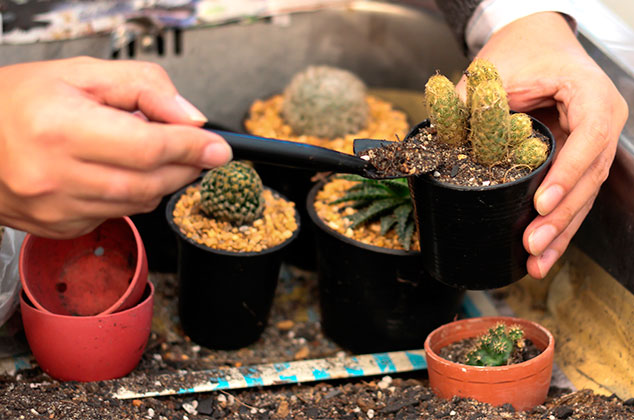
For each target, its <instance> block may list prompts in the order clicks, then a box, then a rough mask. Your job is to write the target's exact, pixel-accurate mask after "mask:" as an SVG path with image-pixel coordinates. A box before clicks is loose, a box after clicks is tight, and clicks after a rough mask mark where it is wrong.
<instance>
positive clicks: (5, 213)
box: [0, 57, 231, 238]
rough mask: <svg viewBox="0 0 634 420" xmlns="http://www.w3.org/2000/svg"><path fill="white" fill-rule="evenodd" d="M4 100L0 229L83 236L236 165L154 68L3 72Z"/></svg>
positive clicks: (65, 64) (67, 65)
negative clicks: (214, 170) (209, 172)
mask: <svg viewBox="0 0 634 420" xmlns="http://www.w3.org/2000/svg"><path fill="white" fill-rule="evenodd" d="M0 91H1V92H2V96H1V97H0V224H2V225H6V226H11V227H13V228H16V229H20V230H24V231H27V232H31V233H34V234H36V235H40V236H46V237H52V238H69V237H75V236H79V235H81V234H84V233H87V232H90V231H91V230H93V229H94V228H95V227H96V226H98V225H99V224H101V223H102V222H103V221H104V220H105V219H107V218H111V217H120V216H124V215H129V214H135V213H140V212H147V211H150V210H152V209H154V208H155V207H156V206H157V205H158V204H159V202H160V200H161V198H162V197H163V196H164V195H166V194H169V193H171V192H173V191H175V190H177V189H178V188H180V187H181V186H182V185H185V184H187V183H188V182H191V181H192V180H194V179H195V178H196V177H197V176H198V175H199V174H200V171H201V170H202V169H203V168H211V167H215V166H219V165H222V164H224V163H226V162H227V161H228V160H230V159H231V149H230V147H229V146H228V145H227V143H226V142H225V141H224V140H223V139H222V138H221V137H220V136H218V135H215V134H213V133H210V132H207V131H205V130H201V129H198V128H196V126H197V125H201V124H202V123H203V122H204V120H205V118H204V116H203V115H202V114H201V113H200V111H198V110H197V109H196V108H194V107H193V105H191V104H190V103H189V102H187V101H186V100H185V99H183V98H182V97H180V96H179V95H178V92H177V91H176V88H175V87H174V85H173V84H172V82H171V81H170V79H169V77H168V75H167V74H166V73H165V71H164V70H163V69H161V68H160V67H159V66H158V65H155V64H151V63H143V62H134V61H104V60H97V59H92V58H86V57H81V58H72V59H66V60H58V61H47V62H36V63H26V64H17V65H12V66H6V67H2V68H0ZM135 111H138V112H137V114H138V113H139V112H140V113H141V114H142V116H144V117H145V118H139V117H138V115H135V114H134V113H133V112H135ZM148 120H149V121H148ZM166 123H167V124H166Z"/></svg>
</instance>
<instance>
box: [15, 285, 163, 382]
mask: <svg viewBox="0 0 634 420" xmlns="http://www.w3.org/2000/svg"><path fill="white" fill-rule="evenodd" d="M153 307H154V286H153V285H152V283H150V282H147V283H145V291H144V293H143V295H142V297H141V301H140V302H138V303H137V304H136V305H135V306H133V307H132V308H129V309H126V310H124V311H121V312H117V313H113V314H101V315H96V316H68V315H58V314H53V313H50V312H44V311H41V310H39V309H37V308H36V307H35V306H33V304H32V302H31V301H30V300H29V298H28V297H27V296H26V294H25V293H21V294H20V311H21V314H22V322H23V324H24V332H25V334H26V338H27V341H28V343H29V347H30V348H31V351H32V353H33V356H34V357H35V360H36V361H37V363H38V364H39V365H40V367H41V368H42V370H43V371H44V372H46V373H48V374H49V375H50V376H51V377H53V378H55V379H58V380H60V381H81V382H88V381H102V380H107V379H114V378H120V377H122V376H125V375H127V374H128V373H130V372H131V371H132V370H133V369H134V368H135V367H136V366H137V364H138V363H139V361H140V360H141V356H142V355H143V352H144V350H145V346H146V344H147V340H148V338H149V337H150V330H151V327H152V314H153Z"/></svg>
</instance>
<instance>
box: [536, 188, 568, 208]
mask: <svg viewBox="0 0 634 420" xmlns="http://www.w3.org/2000/svg"><path fill="white" fill-rule="evenodd" d="M563 197H564V189H563V188H561V186H559V185H552V186H550V187H548V189H546V191H544V192H542V193H540V194H539V195H538V196H537V200H536V201H535V209H537V212H538V213H539V214H540V215H542V216H545V215H547V214H548V213H550V212H551V211H553V209H554V208H555V207H557V204H559V202H560V201H561V199H562V198H563Z"/></svg>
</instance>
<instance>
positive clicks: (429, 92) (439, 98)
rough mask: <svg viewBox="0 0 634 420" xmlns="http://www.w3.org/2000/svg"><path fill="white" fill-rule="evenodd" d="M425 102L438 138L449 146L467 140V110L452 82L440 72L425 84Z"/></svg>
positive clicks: (457, 144)
mask: <svg viewBox="0 0 634 420" xmlns="http://www.w3.org/2000/svg"><path fill="white" fill-rule="evenodd" d="M425 102H426V104H427V111H428V113H429V120H430V122H431V123H432V124H433V125H434V126H435V127H436V130H437V133H438V140H440V141H442V142H443V143H446V144H448V145H451V146H460V145H462V144H463V143H464V142H465V141H466V140H467V130H468V127H469V110H468V109H467V107H466V106H465V105H464V103H463V102H462V100H461V99H460V98H459V97H458V94H457V93H456V87H455V86H454V84H453V83H452V82H451V81H450V80H449V79H447V78H446V77H445V76H443V75H441V74H436V75H434V76H432V77H430V78H429V80H428V81H427V84H425Z"/></svg>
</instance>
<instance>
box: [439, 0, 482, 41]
mask: <svg viewBox="0 0 634 420" xmlns="http://www.w3.org/2000/svg"><path fill="white" fill-rule="evenodd" d="M434 1H435V2H436V6H438V8H439V9H440V10H441V11H442V13H443V15H444V16H445V20H446V21H447V24H449V27H450V28H451V30H452V31H453V33H454V35H455V36H456V39H457V40H458V42H459V43H460V45H462V49H463V51H464V52H465V53H466V52H467V43H466V42H465V38H464V35H465V28H466V26H467V22H468V21H469V18H470V17H471V15H472V14H473V12H474V11H475V9H476V8H477V7H478V5H479V4H480V3H481V2H482V0H434Z"/></svg>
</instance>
